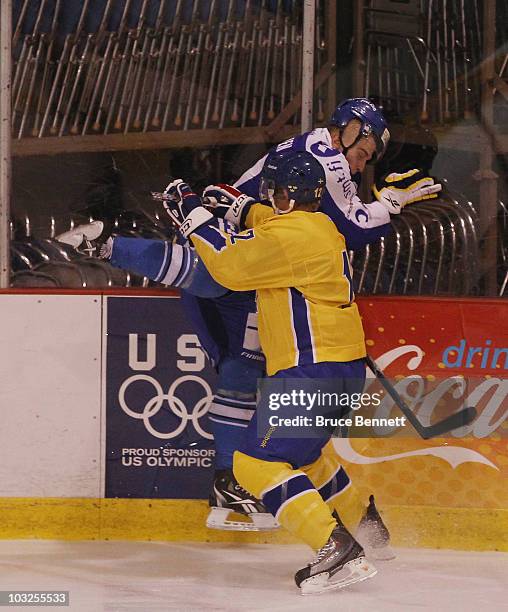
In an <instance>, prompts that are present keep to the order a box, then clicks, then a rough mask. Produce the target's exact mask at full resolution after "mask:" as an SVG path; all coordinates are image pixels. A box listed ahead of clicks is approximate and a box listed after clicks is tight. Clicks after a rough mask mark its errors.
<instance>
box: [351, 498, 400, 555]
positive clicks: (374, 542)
mask: <svg viewBox="0 0 508 612" xmlns="http://www.w3.org/2000/svg"><path fill="white" fill-rule="evenodd" d="M355 536H356V539H357V540H358V541H359V542H360V544H361V545H362V546H363V548H364V550H365V553H366V555H367V556H368V557H369V558H371V559H374V560H376V561H389V560H390V559H395V556H396V555H395V552H394V551H393V548H392V547H391V546H390V532H389V531H388V529H387V527H386V525H385V524H384V523H383V519H382V518H381V515H380V514H379V512H378V510H377V508H376V504H375V502H374V495H371V496H370V497H369V505H368V507H367V510H366V512H365V514H364V515H363V517H362V519H361V521H360V524H359V525H358V529H357V530H356V534H355Z"/></svg>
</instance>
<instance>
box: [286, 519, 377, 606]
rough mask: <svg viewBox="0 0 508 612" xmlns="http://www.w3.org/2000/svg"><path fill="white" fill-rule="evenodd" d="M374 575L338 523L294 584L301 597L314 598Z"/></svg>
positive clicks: (344, 528) (343, 527) (299, 573)
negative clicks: (308, 596)
mask: <svg viewBox="0 0 508 612" xmlns="http://www.w3.org/2000/svg"><path fill="white" fill-rule="evenodd" d="M376 574H377V569H376V568H375V567H374V565H373V564H372V563H371V562H370V561H368V560H367V559H366V558H365V552H364V550H363V548H362V547H361V546H360V544H359V543H358V542H357V541H356V540H355V539H354V538H353V536H352V535H351V534H350V533H349V531H348V530H347V529H346V527H345V526H344V525H343V524H342V523H341V522H340V521H338V522H337V527H335V529H334V530H333V531H332V533H331V535H330V538H329V540H328V542H327V543H326V544H325V545H324V546H323V547H322V548H321V549H320V550H319V551H318V553H317V555H316V558H315V559H314V560H313V561H312V562H311V563H309V565H307V567H304V568H302V569H301V570H298V572H296V574H295V582H296V585H297V586H298V587H300V590H301V593H302V595H314V594H318V593H323V592H325V591H330V590H332V589H342V588H344V587H346V586H349V585H351V584H354V583H355V582H361V581H363V580H367V578H372V577H373V576H375V575H376Z"/></svg>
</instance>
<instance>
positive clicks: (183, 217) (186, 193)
mask: <svg viewBox="0 0 508 612" xmlns="http://www.w3.org/2000/svg"><path fill="white" fill-rule="evenodd" d="M152 197H154V198H156V199H161V200H162V202H163V205H164V208H165V210H166V212H167V214H168V215H169V217H170V218H171V220H172V221H173V223H174V224H175V225H176V226H177V227H178V229H179V231H180V233H181V234H182V236H184V238H188V237H189V236H190V234H192V232H194V231H195V230H196V229H197V228H198V227H200V226H201V225H205V224H207V223H208V222H209V221H210V220H211V219H213V215H212V214H211V213H210V212H208V211H207V210H206V209H205V208H204V207H203V202H202V200H201V198H200V197H199V196H198V195H197V194H196V193H194V192H193V191H192V189H191V188H190V187H189V185H187V183H185V182H184V181H183V180H182V179H176V180H174V181H172V182H171V183H169V185H168V186H167V187H166V189H165V190H164V193H163V194H155V193H152Z"/></svg>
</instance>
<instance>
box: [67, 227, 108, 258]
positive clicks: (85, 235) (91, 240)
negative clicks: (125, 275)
mask: <svg viewBox="0 0 508 612" xmlns="http://www.w3.org/2000/svg"><path fill="white" fill-rule="evenodd" d="M110 235H111V223H106V222H104V221H90V223H86V224H84V225H78V226H76V227H74V228H72V229H70V230H68V231H66V232H64V233H63V234H59V235H58V236H57V237H56V240H58V242H63V243H64V244H68V245H70V246H72V247H74V248H75V249H77V250H78V251H80V252H81V253H84V254H85V255H88V256H89V257H99V258H100V259H109V257H110V256H111V250H112V244H113V243H112V240H111V238H110Z"/></svg>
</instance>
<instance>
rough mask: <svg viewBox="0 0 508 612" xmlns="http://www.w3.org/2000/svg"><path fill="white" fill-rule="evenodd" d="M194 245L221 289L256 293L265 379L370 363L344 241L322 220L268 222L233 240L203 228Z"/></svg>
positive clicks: (294, 215)
mask: <svg viewBox="0 0 508 612" xmlns="http://www.w3.org/2000/svg"><path fill="white" fill-rule="evenodd" d="M263 208H265V207H263V206H254V207H253V209H257V212H258V213H259V216H258V215H253V214H251V213H249V217H250V218H249V219H248V221H251V222H255V217H256V216H258V220H260V219H262V218H264V217H265V216H267V213H269V209H267V210H262V209H263ZM252 212H254V211H252ZM192 241H193V243H194V246H195V247H196V250H197V252H198V253H199V255H200V257H201V258H202V260H203V262H204V263H205V265H206V267H207V268H208V271H209V272H210V274H211V275H212V276H213V277H214V279H215V280H216V281H217V282H219V283H220V284H222V285H224V286H225V287H227V288H229V289H231V290H233V291H248V290H252V289H256V290H257V305H258V316H259V318H258V325H259V337H260V342H261V348H262V350H263V352H264V353H265V356H266V362H267V372H268V375H272V374H275V373H276V372H278V371H279V370H283V369H287V368H291V367H293V366H298V365H306V364H310V363H319V362H322V361H352V360H354V359H359V358H361V357H364V356H365V354H366V353H365V342H364V334H363V328H362V323H361V320H360V315H359V313H358V308H357V306H356V304H355V303H354V294H353V289H352V283H351V270H350V267H349V260H348V257H347V252H346V246H345V241H344V237H343V236H342V234H340V233H339V232H338V231H337V228H336V227H335V225H334V224H333V223H332V221H331V220H330V219H329V217H328V216H326V215H325V214H323V213H319V212H316V213H311V212H304V211H293V212H291V213H289V214H286V215H273V216H272V215H270V216H268V217H267V218H266V219H265V220H264V221H260V224H259V225H257V223H256V226H255V227H254V228H253V229H247V230H245V231H243V232H240V233H238V234H232V235H231V234H226V233H225V232H222V231H221V230H220V229H219V227H218V226H214V225H204V226H201V227H200V228H198V229H197V230H196V231H195V232H194V233H193V234H192Z"/></svg>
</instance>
